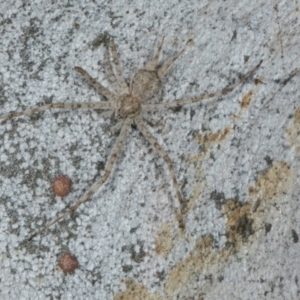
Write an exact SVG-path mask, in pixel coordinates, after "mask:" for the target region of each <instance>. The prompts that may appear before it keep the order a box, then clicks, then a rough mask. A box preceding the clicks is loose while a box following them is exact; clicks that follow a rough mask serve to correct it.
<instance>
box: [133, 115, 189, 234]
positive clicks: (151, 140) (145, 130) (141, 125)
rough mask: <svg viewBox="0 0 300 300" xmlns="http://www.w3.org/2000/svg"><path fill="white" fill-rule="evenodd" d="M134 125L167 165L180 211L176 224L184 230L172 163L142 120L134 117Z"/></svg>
mask: <svg viewBox="0 0 300 300" xmlns="http://www.w3.org/2000/svg"><path fill="white" fill-rule="evenodd" d="M135 123H136V125H137V127H138V128H139V130H140V131H141V132H142V134H143V135H144V137H145V138H146V139H147V140H148V142H149V143H150V144H151V145H152V146H153V147H154V148H155V149H156V151H157V152H158V154H159V155H160V156H161V157H162V158H163V159H164V161H165V162H166V163H167V166H168V169H169V173H170V175H171V177H172V182H173V186H174V188H175V191H176V196H177V198H178V200H179V205H180V209H179V211H178V212H177V220H178V223H179V227H180V228H181V229H184V223H183V215H184V214H185V211H186V209H185V206H184V202H183V198H182V195H181V192H180V188H179V184H178V182H177V178H176V175H175V171H174V168H173V164H172V161H171V159H170V157H169V155H168V154H167V152H166V151H165V150H164V149H163V148H162V147H161V146H160V145H159V144H158V142H157V140H156V138H155V137H154V136H153V135H152V134H151V132H150V131H149V130H148V128H147V127H146V126H145V124H144V122H143V120H142V119H141V118H140V117H136V118H135Z"/></svg>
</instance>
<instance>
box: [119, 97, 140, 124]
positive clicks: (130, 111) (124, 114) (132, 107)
mask: <svg viewBox="0 0 300 300" xmlns="http://www.w3.org/2000/svg"><path fill="white" fill-rule="evenodd" d="M141 110H142V101H141V98H140V97H138V96H134V95H131V94H125V95H121V96H120V97H118V98H117V99H116V109H115V116H116V118H117V119H121V120H122V119H123V120H124V119H126V118H130V119H133V118H135V117H136V116H138V115H139V114H140V112H141Z"/></svg>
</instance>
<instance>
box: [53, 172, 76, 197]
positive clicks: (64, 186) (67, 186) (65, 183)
mask: <svg viewBox="0 0 300 300" xmlns="http://www.w3.org/2000/svg"><path fill="white" fill-rule="evenodd" d="M71 186H72V181H71V179H70V178H68V177H67V176H60V177H57V178H56V179H54V181H53V183H52V189H53V193H54V194H55V195H56V196H60V197H65V196H67V195H68V194H69V193H70V191H71Z"/></svg>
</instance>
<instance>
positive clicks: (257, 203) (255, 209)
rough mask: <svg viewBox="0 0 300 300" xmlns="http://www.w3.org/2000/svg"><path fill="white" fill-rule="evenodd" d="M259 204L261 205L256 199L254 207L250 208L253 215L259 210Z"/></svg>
mask: <svg viewBox="0 0 300 300" xmlns="http://www.w3.org/2000/svg"><path fill="white" fill-rule="evenodd" d="M260 204H261V200H260V199H257V201H256V202H255V204H254V206H253V208H252V212H254V213H255V212H256V211H257V209H258V208H259V206H260Z"/></svg>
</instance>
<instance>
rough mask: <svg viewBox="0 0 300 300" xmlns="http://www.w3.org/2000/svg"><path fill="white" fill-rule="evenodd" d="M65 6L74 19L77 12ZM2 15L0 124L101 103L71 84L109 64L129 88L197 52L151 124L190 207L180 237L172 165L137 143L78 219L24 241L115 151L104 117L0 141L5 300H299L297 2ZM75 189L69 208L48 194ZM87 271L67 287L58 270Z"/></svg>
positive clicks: (82, 117)
mask: <svg viewBox="0 0 300 300" xmlns="http://www.w3.org/2000/svg"><path fill="white" fill-rule="evenodd" d="M73 2H74V3H73ZM80 2H81V4H76V3H75V1H59V2H58V1H57V2H56V1H47V2H46V1H38V0H35V1H30V3H27V1H7V0H4V1H1V3H0V12H1V13H0V29H1V38H0V114H1V115H3V114H6V113H8V112H10V111H21V110H23V109H26V108H31V107H35V106H38V105H42V104H45V103H55V102H61V101H66V102H76V101H79V102H80V101H96V100H97V99H102V100H103V98H102V97H101V96H99V95H98V94H97V93H96V92H95V90H94V89H93V88H91V87H90V86H89V85H88V84H87V83H86V82H85V81H84V80H83V79H82V78H81V77H80V76H79V75H78V74H76V72H75V71H74V66H76V65H77V66H81V67H83V68H85V69H86V70H88V71H89V72H90V73H91V74H92V75H93V76H95V77H97V78H98V80H99V81H101V82H102V83H103V84H105V85H108V81H107V79H106V76H105V68H104V51H105V47H106V45H107V42H108V40H109V39H110V38H114V40H115V42H116V44H117V45H118V50H119V53H120V59H121V64H122V68H123V72H124V76H125V77H126V79H127V80H128V81H129V80H130V78H131V76H132V74H133V72H134V71H135V70H136V69H137V68H140V67H142V66H143V64H144V63H145V62H147V61H149V59H150V58H151V57H152V55H153V53H154V51H155V49H156V47H157V44H158V42H159V41H160V39H161V38H162V36H165V37H166V43H165V46H164V58H163V59H167V58H168V57H171V56H172V55H174V54H175V53H176V51H178V49H180V48H181V47H182V45H183V43H184V42H185V41H186V40H187V39H188V38H191V37H192V38H193V41H194V43H193V45H190V46H188V47H187V49H186V51H185V53H184V55H182V57H181V58H180V59H179V60H178V61H177V62H176V63H175V65H174V67H173V68H172V69H171V70H170V72H169V73H168V75H167V76H166V77H165V79H164V84H163V89H162V91H161V95H160V96H161V97H162V98H163V101H165V102H168V101H174V100H176V99H184V98H189V97H192V96H197V95H200V94H202V93H205V92H213V91H216V90H220V89H222V88H224V87H226V86H228V85H229V84H231V83H233V82H234V81H235V80H236V79H237V78H238V77H239V76H241V75H242V74H244V73H246V72H247V71H248V70H250V69H251V68H252V67H253V66H255V65H256V64H257V63H258V62H259V61H260V60H261V59H263V64H262V65H261V67H260V68H259V70H257V71H256V72H255V74H254V76H253V77H252V78H251V79H250V80H248V81H247V82H246V83H245V84H243V85H242V86H241V87H239V88H237V89H236V90H235V91H234V92H232V93H231V94H229V95H227V96H224V97H222V98H219V99H214V100H213V101H205V102H202V103H201V104H196V105H192V106H187V107H183V108H182V109H180V110H166V111H162V112H158V113H153V114H149V116H148V120H149V123H147V125H148V127H149V128H150V129H151V131H152V132H153V134H154V135H155V136H156V137H157V138H158V141H159V142H160V144H161V145H163V147H164V148H165V149H166V150H167V152H168V153H169V155H170V157H171V159H172V161H173V162H174V165H175V169H176V173H177V176H178V179H179V181H180V184H181V186H182V191H183V195H184V198H185V200H186V201H188V212H187V215H186V217H185V222H186V228H187V230H186V234H184V235H181V234H180V233H179V231H178V228H177V224H176V221H175V215H174V211H175V206H176V205H177V200H176V198H175V196H174V195H175V194H174V190H173V188H172V185H171V180H170V176H169V174H168V171H167V168H166V164H165V163H164V161H163V160H162V159H161V158H159V157H158V155H157V154H156V153H155V151H153V150H154V149H152V147H151V146H150V145H149V143H148V142H147V141H145V139H144V138H143V136H142V135H141V134H140V133H139V132H138V130H136V129H135V128H132V132H131V135H130V138H128V139H127V141H126V143H125V147H124V149H123V151H122V153H121V154H120V157H119V160H118V163H117V165H116V168H115V169H114V172H113V174H112V176H111V178H110V180H109V181H108V182H107V184H106V185H105V186H104V187H103V188H102V189H100V190H99V192H97V193H96V195H95V196H94V197H92V199H91V200H90V201H89V202H88V203H86V204H85V205H84V206H82V207H81V208H80V209H79V210H78V211H77V213H76V214H75V215H74V216H72V218H67V219H66V220H64V221H63V222H61V223H59V224H57V225H56V226H54V227H52V228H51V229H50V230H49V231H47V232H46V233H44V234H43V235H41V236H39V237H37V238H35V239H34V240H33V241H30V242H28V241H26V238H28V236H30V234H32V233H33V232H35V231H36V230H38V229H40V228H42V226H43V224H44V223H45V222H46V221H50V220H52V219H54V218H55V216H57V214H58V213H59V212H60V211H61V210H63V209H64V208H65V207H67V206H69V205H70V204H71V203H74V202H75V201H76V200H78V199H79V197H80V196H81V195H82V194H83V193H84V191H86V190H87V189H88V188H89V187H90V186H91V185H92V184H93V183H94V182H95V181H96V180H97V178H99V177H100V176H101V174H103V167H104V165H105V162H106V159H107V156H108V155H109V153H110V149H111V147H112V146H113V143H114V141H115V139H116V135H115V134H113V133H111V131H110V127H111V126H113V125H114V124H115V121H114V120H113V119H104V118H103V117H102V116H101V112H95V111H94V112H93V111H59V110H55V111H47V112H45V113H41V114H36V115H33V116H30V117H22V118H18V119H15V120H12V121H7V122H2V124H1V125H0V138H1V141H2V143H1V144H0V184H1V186H0V222H1V223H0V224H1V230H0V269H1V272H0V298H1V299H243V300H244V299H298V298H299V297H300V295H299V293H300V287H299V285H300V283H299V265H300V263H299V241H298V239H299V238H298V236H299V234H300V228H299V224H300V223H299V221H300V214H299V209H298V206H299V204H298V203H299V175H300V171H299V170H300V168H299V157H300V137H299V132H300V102H299V98H300V89H299V83H300V77H299V72H298V71H299V68H300V63H299V61H300V59H299V58H300V53H299V46H300V34H299V33H300V32H299V31H300V29H299V28H300V24H299V23H300V20H299V9H300V4H299V3H298V1H286V2H284V1H269V0H267V1H250V2H249V1H246V0H227V1H197V0H192V1H156V0H153V1H123V0H122V1H119V0H116V1H111V2H113V4H111V3H110V2H109V3H108V1H80ZM60 174H66V175H68V176H69V177H70V178H71V179H72V180H73V190H72V193H71V194H70V195H69V196H67V197H66V198H64V199H63V200H62V199H61V198H59V197H55V196H53V194H52V191H51V181H52V180H53V178H54V177H55V176H57V175H60ZM66 251H70V252H71V253H73V254H74V255H75V256H76V257H77V258H78V261H79V263H80V267H79V269H77V270H76V271H75V272H74V273H73V274H69V275H65V274H64V273H63V272H62V271H61V270H60V268H59V267H58V259H59V257H60V255H61V254H62V253H64V252H66Z"/></svg>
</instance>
